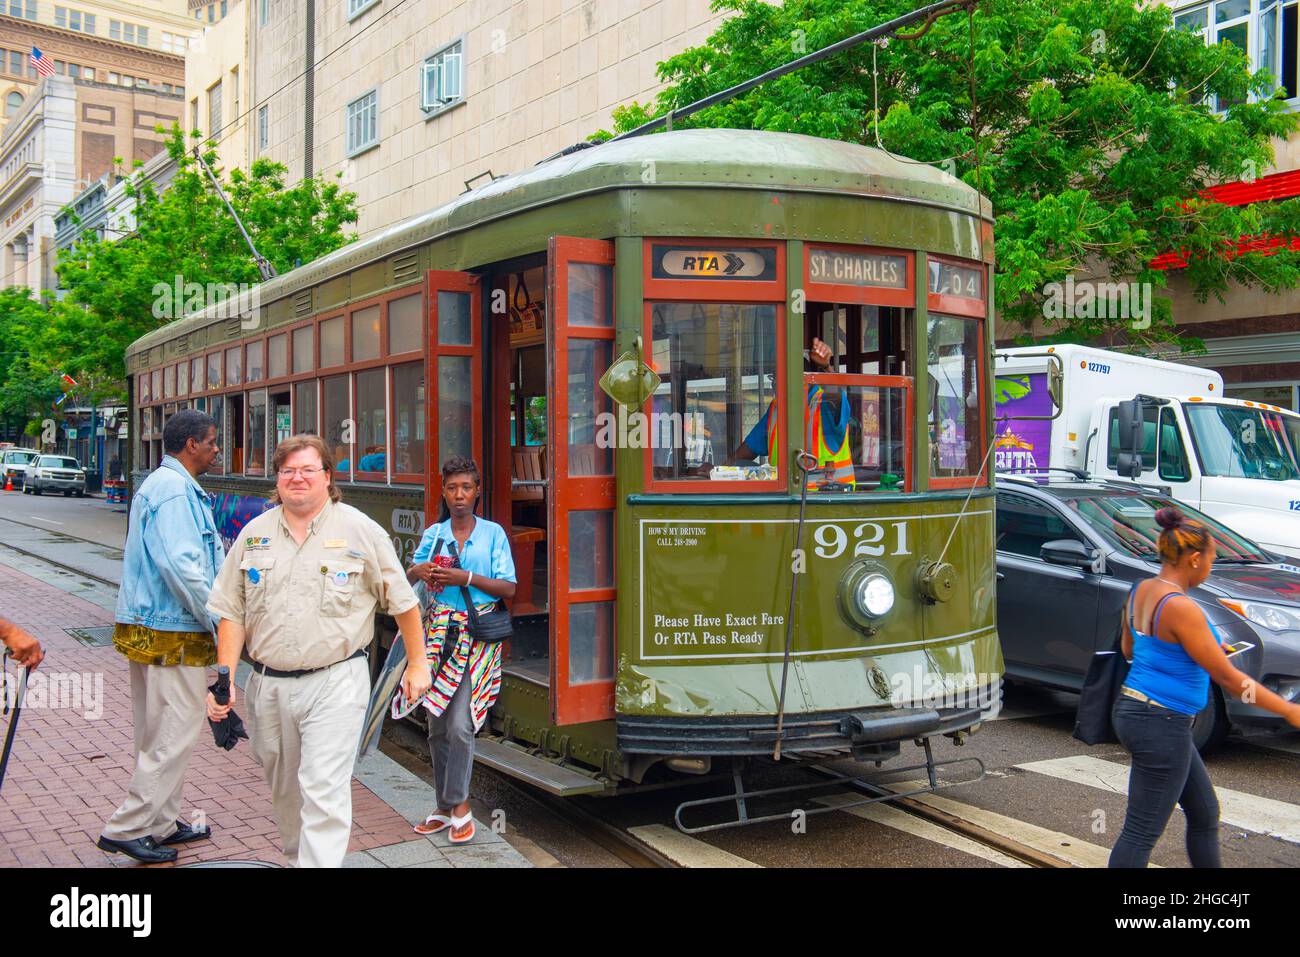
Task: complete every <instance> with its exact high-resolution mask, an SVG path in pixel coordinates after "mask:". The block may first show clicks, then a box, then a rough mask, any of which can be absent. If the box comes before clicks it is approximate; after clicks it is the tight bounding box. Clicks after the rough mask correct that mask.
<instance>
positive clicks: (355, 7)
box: [348, 0, 379, 20]
mask: <svg viewBox="0 0 1300 957" xmlns="http://www.w3.org/2000/svg"><path fill="white" fill-rule="evenodd" d="M378 2H379V0H348V19H349V20H353V19H355V18H356V17H359V16H361V14H363V13H365V12H366V11H367V10H369V9H370V8H371V7H373V6H374V5H375V4H377V3H378Z"/></svg>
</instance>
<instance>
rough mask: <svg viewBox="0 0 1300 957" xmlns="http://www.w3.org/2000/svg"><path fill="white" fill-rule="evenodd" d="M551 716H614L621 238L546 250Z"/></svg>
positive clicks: (565, 242)
mask: <svg viewBox="0 0 1300 957" xmlns="http://www.w3.org/2000/svg"><path fill="white" fill-rule="evenodd" d="M546 306H547V308H546V314H547V325H548V327H549V328H548V333H549V334H548V340H549V346H550V348H549V349H548V353H549V359H548V362H547V391H548V393H549V394H550V401H549V402H548V404H547V405H548V407H547V432H548V436H549V438H550V454H551V456H552V458H553V463H554V464H553V467H552V470H551V489H552V494H551V498H550V505H549V518H550V522H549V524H550V536H549V541H550V575H549V576H548V577H549V579H550V583H549V588H550V595H549V599H550V627H551V719H552V721H554V723H555V724H557V725H563V724H578V723H580V722H584V721H600V720H603V719H606V718H612V717H613V716H614V668H615V656H614V648H615V643H614V621H615V618H614V449H613V448H612V447H610V445H611V443H609V442H608V441H597V439H598V438H600V439H602V440H604V439H606V438H607V437H608V435H609V434H610V433H611V432H612V431H613V430H611V429H608V428H606V429H604V430H603V434H602V430H601V428H600V426H601V423H602V422H603V421H605V420H604V419H603V417H602V413H612V412H613V411H614V410H613V405H612V403H611V401H610V399H609V397H608V396H606V395H605V393H604V391H603V390H602V389H601V388H600V386H599V384H598V382H599V380H600V377H601V376H602V375H603V374H604V373H605V370H606V369H608V368H609V365H610V363H611V362H612V361H613V358H614V244H613V243H610V242H603V241H601V240H594V239H573V238H570V237H567V236H552V237H551V241H550V248H549V256H548V258H547V295H546Z"/></svg>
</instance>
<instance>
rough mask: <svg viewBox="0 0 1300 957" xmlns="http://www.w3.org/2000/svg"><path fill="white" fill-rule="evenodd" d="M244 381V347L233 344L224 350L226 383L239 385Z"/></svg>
mask: <svg viewBox="0 0 1300 957" xmlns="http://www.w3.org/2000/svg"><path fill="white" fill-rule="evenodd" d="M243 381H244V349H243V347H242V346H235V347H234V348H232V349H227V350H226V385H239V384H240V383H241V382H243Z"/></svg>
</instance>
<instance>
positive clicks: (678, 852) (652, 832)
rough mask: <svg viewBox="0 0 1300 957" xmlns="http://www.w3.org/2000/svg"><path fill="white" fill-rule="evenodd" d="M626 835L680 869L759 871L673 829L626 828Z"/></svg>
mask: <svg viewBox="0 0 1300 957" xmlns="http://www.w3.org/2000/svg"><path fill="white" fill-rule="evenodd" d="M627 830H628V833H629V834H631V835H632V836H633V837H635V838H636V839H637V840H639V841H642V842H644V843H646V844H649V845H650V846H651V847H653V848H654V849H655V850H656V851H658V852H659V853H660V854H662V855H663V856H664V857H666V858H668V859H669V860H670V861H672V862H673V863H674V864H678V865H680V866H681V867H762V866H763V865H761V864H755V863H754V862H753V861H747V860H745V859H744V858H743V857H737V856H736V855H735V854H732V853H731V852H730V851H724V850H722V848H720V847H714V846H713V845H712V844H705V843H704V842H703V841H699V840H696V839H695V838H693V837H691V836H690V835H689V834H683V833H682V832H681V831H679V830H677V829H676V828H675V827H668V826H667V825H665V824H646V825H644V826H642V827H629V828H628V829H627Z"/></svg>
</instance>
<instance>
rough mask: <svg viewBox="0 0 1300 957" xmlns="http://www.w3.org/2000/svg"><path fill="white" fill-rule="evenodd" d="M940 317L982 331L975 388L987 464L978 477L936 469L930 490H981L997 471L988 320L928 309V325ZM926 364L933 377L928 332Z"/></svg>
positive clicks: (982, 453)
mask: <svg viewBox="0 0 1300 957" xmlns="http://www.w3.org/2000/svg"><path fill="white" fill-rule="evenodd" d="M928 295H929V296H930V297H932V298H944V299H949V298H952V297H946V296H945V297H935V296H934V294H933V293H930V294H928ZM936 316H938V317H950V318H953V319H958V320H960V321H962V322H971V323H974V324H975V328H976V330H977V331H978V334H979V338H978V342H977V343H976V349H977V352H976V355H977V356H978V358H979V361H978V362H976V363H975V376H976V387H975V388H976V394H977V395H978V396H979V410H980V416H979V429H980V431H979V437H980V446H979V456H980V461H981V463H983V464H981V465H980V471H979V473H978V474H975V475H943V476H938V475H935V474H934V472H933V469H931V471H930V488H931V489H959V488H971V487H975V488H980V487H984V486H989V485H991V483H992V481H993V469H992V464H993V460H992V458H991V457H990V455H989V446H991V445H993V441H992V439H991V438H990V437H989V435H988V415H989V412H988V400H989V393H988V389H989V382H988V368H987V367H988V357H987V355H986V349H987V345H986V343H987V330H986V329H985V326H986V324H987V320H986V319H984V318H976V317H973V316H961V315H954V314H953V313H950V312H942V311H938V310H936V311H929V310H927V312H926V316H925V319H926V322H927V323H928V322H929V321H930V319H932V318H935V317H936ZM924 362H925V368H926V370H927V373H926V374H927V375H928V374H929V372H928V370H929V365H930V344H929V335H928V330H927V335H926V355H925V360H924ZM920 369H921V365H920V364H919V363H918V365H917V370H918V371H919V370H920ZM926 388H927V390H928V389H929V383H928V381H927V384H926ZM929 411H930V412H931V413H933V411H934V410H933V409H931V410H929ZM929 421H930V420H929V418H928V417H927V419H926V422H927V427H928V423H929ZM933 448H934V449H937V448H938V444H937V442H936V444H935V445H934V446H933ZM930 453H931V449H929V448H927V449H926V454H927V455H929V454H930ZM981 478H982V479H983V481H981Z"/></svg>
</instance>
